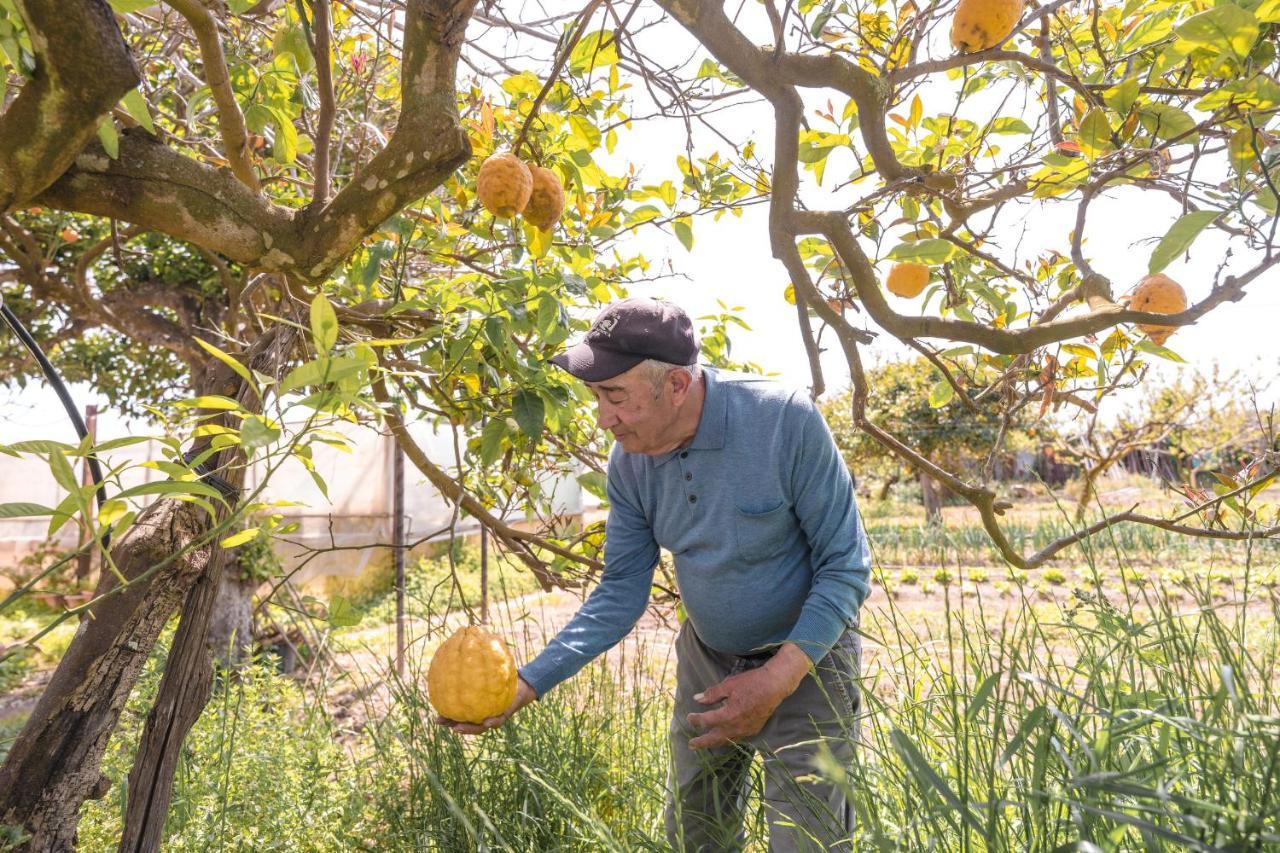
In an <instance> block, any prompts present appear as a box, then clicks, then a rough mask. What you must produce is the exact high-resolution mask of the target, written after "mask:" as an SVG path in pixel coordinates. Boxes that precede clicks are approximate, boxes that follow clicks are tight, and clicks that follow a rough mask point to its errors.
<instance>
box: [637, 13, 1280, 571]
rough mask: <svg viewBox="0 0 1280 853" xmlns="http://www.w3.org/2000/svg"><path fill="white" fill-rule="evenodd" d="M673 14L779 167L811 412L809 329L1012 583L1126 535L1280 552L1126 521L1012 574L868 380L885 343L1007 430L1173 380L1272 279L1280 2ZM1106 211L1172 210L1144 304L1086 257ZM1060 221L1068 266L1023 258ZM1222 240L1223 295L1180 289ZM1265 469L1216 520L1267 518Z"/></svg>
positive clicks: (947, 477)
mask: <svg viewBox="0 0 1280 853" xmlns="http://www.w3.org/2000/svg"><path fill="white" fill-rule="evenodd" d="M661 5H662V6H663V8H664V9H666V10H667V11H668V12H669V13H670V14H671V16H672V17H673V18H674V19H675V20H677V21H678V22H679V23H680V24H681V25H683V26H684V27H685V28H686V29H687V30H688V31H689V32H690V33H691V34H692V35H693V36H694V37H695V38H696V39H697V40H698V41H699V42H700V43H701V44H702V45H703V47H704V48H705V49H706V50H707V52H708V53H709V55H710V59H709V60H707V61H708V62H709V63H710V65H711V66H712V67H713V69H714V74H712V75H709V76H714V78H715V79H717V80H718V81H721V82H720V85H721V87H722V89H723V90H724V91H726V92H733V91H739V92H743V93H750V95H751V96H755V97H760V96H762V97H763V98H765V99H766V100H767V102H768V105H769V107H770V109H771V112H772V114H773V117H774V127H773V131H774V135H773V140H772V142H773V160H772V163H771V164H767V167H766V168H763V169H762V168H760V167H761V164H760V163H759V162H758V160H757V158H756V157H755V152H754V149H748V148H747V147H745V146H744V147H743V148H741V149H738V153H739V155H740V165H741V167H742V168H743V169H744V170H745V169H750V170H751V173H752V174H758V177H757V182H756V185H757V186H758V187H759V188H760V189H761V190H767V192H768V196H769V223H768V231H769V239H770V246H771V249H772V252H773V254H774V256H775V257H776V258H777V259H778V260H779V262H780V264H781V265H782V267H783V268H785V270H786V274H787V276H788V277H789V278H790V284H789V285H788V296H789V297H790V298H791V299H792V300H793V301H794V302H795V304H796V305H797V307H798V309H799V317H800V321H799V325H800V330H801V333H802V335H803V336H804V337H805V338H806V342H807V346H806V348H807V351H808V353H809V355H810V363H811V370H812V374H813V387H814V390H815V391H816V392H820V391H821V390H822V389H823V388H824V387H825V381H824V378H823V376H822V370H821V363H820V361H819V359H818V351H819V348H818V347H817V346H816V345H815V344H814V335H813V331H812V326H813V321H812V318H814V317H816V318H817V319H818V320H819V321H820V322H821V323H822V324H825V325H826V326H827V327H829V328H830V329H831V330H833V331H834V333H835V335H836V337H837V340H838V342H839V346H840V350H841V352H842V353H843V355H844V358H845V362H846V365H847V368H848V374H849V380H850V383H851V385H852V388H853V395H852V401H851V416H852V420H853V422H854V424H856V425H857V426H858V427H859V428H860V429H862V430H863V431H865V432H866V434H867V435H869V436H870V437H871V438H872V439H873V440H875V441H876V442H877V443H879V444H880V445H881V446H882V447H883V448H884V449H885V450H886V451H888V452H891V453H894V454H896V455H897V456H899V457H900V458H902V459H904V460H905V461H907V462H908V463H909V464H911V465H912V466H913V467H914V468H915V469H916V470H917V471H919V472H921V473H923V474H927V475H928V476H930V477H932V478H935V479H936V480H938V481H939V482H941V483H942V484H944V485H945V486H946V487H947V488H948V489H949V490H950V491H952V492H953V493H955V494H957V495H960V496H962V497H963V498H965V499H966V500H968V501H970V502H971V503H972V504H973V505H974V506H975V507H976V508H977V510H978V512H979V514H980V516H981V518H982V522H983V525H984V527H985V528H986V530H987V531H988V533H989V534H990V535H991V537H992V539H993V540H994V542H995V544H996V546H997V547H998V549H999V550H1000V552H1001V554H1002V555H1003V556H1004V558H1005V559H1006V560H1007V561H1008V562H1009V563H1011V564H1012V565H1014V566H1017V567H1019V568H1022V569H1027V568H1033V567H1036V566H1038V565H1041V564H1043V562H1044V561H1045V560H1047V559H1049V558H1051V557H1052V556H1053V555H1054V554H1057V553H1058V552H1060V551H1061V550H1062V549H1063V548H1066V547H1068V546H1070V545H1071V544H1073V543H1075V542H1077V541H1079V540H1080V539H1083V538H1086V537H1089V536H1093V535H1094V534H1096V533H1098V532H1100V531H1102V530H1105V529H1106V528H1108V527H1110V526H1112V525H1116V524H1121V523H1137V524H1148V525H1155V526H1158V527H1162V528H1165V529H1168V530H1172V531H1175V532H1178V533H1185V534H1188V535H1196V536H1210V537H1216V538H1222V539H1238V540H1244V539H1249V538H1255V537H1259V536H1274V535H1276V534H1280V517H1278V516H1277V511H1278V508H1277V507H1276V506H1275V505H1274V504H1271V505H1270V506H1268V507H1266V508H1265V510H1262V511H1260V512H1256V513H1255V512H1254V511H1253V510H1249V511H1248V514H1247V515H1236V516H1234V518H1235V522H1236V523H1235V526H1234V527H1230V528H1229V529H1222V527H1221V526H1216V527H1213V528H1210V527H1207V526H1199V525H1196V524H1194V523H1184V522H1185V521H1186V520H1187V519H1189V518H1192V517H1195V516H1196V512H1191V513H1189V514H1187V515H1185V516H1182V517H1180V518H1179V519H1167V518H1162V517H1158V516H1155V515H1152V514H1149V513H1144V512H1141V511H1140V508H1132V509H1128V510H1125V511H1122V512H1116V513H1110V514H1107V515H1105V516H1104V517H1103V518H1101V519H1099V520H1097V521H1096V522H1094V523H1091V524H1089V525H1088V526H1085V527H1083V528H1081V529H1079V530H1077V531H1075V532H1074V533H1072V534H1071V535H1069V536H1066V537H1064V538H1062V539H1060V540H1058V541H1055V542H1053V543H1051V544H1049V545H1048V546H1046V547H1045V548H1043V549H1041V550H1040V551H1038V552H1037V553H1034V554H1024V553H1021V552H1019V551H1018V549H1017V548H1015V547H1014V546H1013V544H1011V542H1010V540H1009V539H1008V538H1007V537H1006V536H1005V534H1004V533H1003V531H1002V528H1001V523H1000V516H1001V515H1002V514H1003V513H1004V512H1005V511H1006V510H1007V509H1008V507H1009V504H1008V502H1007V501H1005V500H1004V499H1003V498H1000V497H998V496H997V493H996V490H995V489H994V487H993V486H992V484H991V483H990V482H989V481H988V480H987V478H985V477H984V476H982V473H981V472H979V473H978V474H977V475H976V476H966V475H964V474H963V472H959V473H958V472H955V471H951V470H948V469H947V468H945V467H944V466H943V465H941V464H939V463H938V462H936V461H934V460H931V459H930V458H928V456H927V455H926V454H925V453H922V452H921V449H920V448H919V447H918V446H916V445H915V444H913V442H912V441H911V440H910V439H909V437H907V436H905V435H899V434H896V433H895V431H894V430H893V429H892V428H891V427H889V426H888V425H886V424H885V423H883V422H878V421H877V420H875V419H874V418H873V417H872V416H871V415H870V409H869V398H870V395H871V393H873V389H872V385H871V384H870V383H869V381H868V379H867V375H866V371H865V369H864V367H863V351H864V347H865V346H866V345H867V344H868V343H870V342H871V341H872V340H873V339H874V337H875V336H876V335H879V334H887V335H890V336H892V337H893V338H895V339H897V340H899V341H901V342H903V343H906V344H908V345H910V346H912V347H914V348H916V349H917V350H919V351H921V352H922V353H924V354H925V355H926V356H927V357H928V358H930V359H931V360H932V361H933V363H934V364H935V366H936V368H937V371H938V375H939V378H940V380H945V381H946V383H947V384H948V385H950V386H951V390H952V400H951V401H949V402H948V404H947V405H950V406H965V405H966V404H967V403H970V404H971V403H974V402H977V401H980V400H983V399H985V398H987V397H988V396H990V395H996V396H998V397H1000V398H1002V399H1003V400H1004V402H1003V404H1002V405H1004V406H1006V407H1009V408H1015V407H1020V406H1025V405H1026V403H1027V402H1028V401H1029V400H1033V399H1034V400H1038V401H1039V404H1040V405H1043V406H1046V407H1048V408H1051V409H1056V408H1058V407H1063V406H1066V407H1075V408H1078V409H1081V410H1082V411H1084V412H1086V413H1087V412H1089V411H1090V410H1093V409H1096V407H1097V405H1098V401H1099V400H1100V399H1102V398H1104V397H1106V396H1108V395H1109V394H1111V393H1113V392H1115V391H1116V390H1117V389H1119V388H1123V387H1127V386H1132V385H1133V384H1134V382H1135V381H1136V379H1137V377H1138V374H1139V371H1140V366H1141V364H1142V363H1143V362H1145V361H1146V360H1148V359H1151V358H1172V359H1177V358H1178V356H1177V354H1176V345H1177V336H1176V330H1177V329H1178V328H1180V327H1181V326H1183V325H1186V324H1189V323H1193V322H1210V321H1209V320H1206V319H1204V318H1207V317H1209V316H1210V314H1211V312H1213V311H1214V309H1215V308H1217V307H1219V306H1221V305H1223V304H1224V303H1227V302H1231V301H1238V300H1240V299H1242V298H1243V297H1244V295H1245V293H1246V291H1247V290H1248V289H1249V288H1250V287H1251V286H1256V284H1257V283H1258V282H1259V281H1260V280H1262V278H1263V276H1264V274H1266V273H1267V272H1268V271H1269V270H1271V269H1272V267H1274V266H1275V265H1276V263H1277V262H1278V261H1280V254H1278V253H1277V251H1276V250H1277V245H1276V243H1275V234H1276V217H1275V214H1276V205H1277V193H1276V180H1275V177H1276V174H1275V172H1276V170H1275V162H1276V160H1277V159H1280V146H1277V144H1276V142H1277V139H1276V136H1275V127H1276V112H1277V108H1280V88H1277V85H1276V75H1277V71H1278V70H1280V62H1278V60H1277V56H1276V47H1275V41H1276V30H1277V27H1278V26H1280V5H1278V4H1276V3H1275V2H1271V0H1227V2H1216V3H1211V2H1207V0H1205V1H1204V2H1166V0H1128V2H1123V3H1119V2H1117V3H1078V2H1071V0H1055V2H1046V3H1034V2H1033V3H1028V4H1024V3H1023V2H1022V0H991V2H976V0H961V2H959V3H958V4H954V3H947V2H940V3H927V4H921V3H917V2H910V1H909V0H906V1H904V2H892V1H891V0H861V2H859V0H843V2H841V0H826V2H818V0H813V1H812V2H800V3H786V4H781V3H775V2H772V0H763V2H762V3H761V4H759V5H758V6H754V7H747V8H745V9H744V10H743V11H742V12H741V13H740V14H738V13H731V11H730V9H729V8H728V7H727V6H726V5H725V4H723V3H719V2H706V3H700V2H692V0H669V2H663V3H661ZM704 76H708V75H704ZM837 155H839V156H837ZM1113 197H1114V198H1122V199H1124V200H1126V202H1127V203H1129V204H1132V205H1134V207H1133V209H1135V210H1136V209H1143V210H1149V209H1159V208H1156V207H1155V205H1158V204H1163V203H1165V202H1170V203H1171V204H1170V206H1169V207H1168V208H1167V210H1168V211H1169V214H1170V215H1169V216H1168V218H1167V219H1165V220H1163V221H1162V220H1161V219H1159V218H1156V217H1152V216H1143V217H1133V218H1129V219H1127V220H1126V222H1125V226H1126V227H1127V228H1131V229H1133V231H1134V233H1133V239H1134V240H1135V241H1138V240H1145V241H1146V242H1147V244H1148V245H1150V246H1151V248H1150V250H1149V251H1150V255H1149V260H1148V263H1147V269H1148V273H1149V275H1148V276H1147V277H1145V278H1143V279H1141V281H1135V282H1129V281H1115V280H1113V276H1114V273H1112V272H1111V270H1110V268H1111V266H1112V263H1111V262H1110V261H1109V259H1108V258H1106V257H1095V256H1094V255H1093V254H1092V253H1091V252H1090V249H1089V236H1090V233H1091V231H1092V230H1093V229H1095V228H1098V227H1101V226H1100V225H1099V224H1098V223H1097V222H1096V221H1095V219H1094V217H1093V216H1091V212H1093V211H1096V210H1097V207H1098V206H1099V205H1100V204H1101V203H1102V200H1103V199H1110V198H1113ZM1059 210H1062V211H1065V213H1066V215H1065V217H1061V215H1059V214H1057V211H1059ZM1055 215H1059V216H1060V218H1065V219H1067V220H1068V221H1070V222H1071V223H1072V227H1070V229H1069V234H1067V235H1066V237H1065V239H1064V240H1062V241H1061V245H1044V246H1031V247H1027V246H1024V245H1023V244H1022V243H1021V242H1020V241H1019V239H1018V235H1020V234H1022V233H1024V231H1025V230H1026V227H1027V223H1028V221H1029V220H1030V219H1032V218H1035V219H1048V218H1049V217H1052V216H1055ZM1211 232H1218V234H1220V235H1222V237H1223V239H1226V240H1227V241H1228V244H1229V246H1230V252H1229V253H1228V255H1227V257H1225V258H1224V259H1223V262H1222V263H1221V264H1218V265H1216V270H1215V272H1214V274H1213V279H1212V280H1211V281H1195V282H1183V283H1181V284H1179V283H1178V282H1176V281H1174V280H1173V279H1172V278H1170V277H1169V276H1168V275H1167V274H1165V272H1164V270H1166V269H1167V268H1169V267H1170V266H1171V264H1173V263H1174V262H1175V261H1176V260H1177V259H1179V258H1181V257H1183V256H1184V255H1186V254H1187V253H1188V252H1190V251H1191V250H1192V249H1193V248H1194V246H1195V244H1196V242H1197V241H1198V240H1202V239H1207V238H1206V237H1205V234H1206V233H1211ZM895 264H897V265H903V266H902V267H901V268H898V269H894V268H893V267H894V266H895ZM906 265H910V266H906ZM1182 284H1185V285H1187V287H1186V288H1184V287H1183V286H1182ZM1188 292H1189V293H1190V295H1191V297H1192V298H1191V299H1190V300H1188ZM921 297H922V298H923V301H922V302H921V303H916V302H913V301H911V300H912V299H916V298H921ZM849 308H852V309H854V310H847V309H849ZM1171 335H1172V338H1171V337H1170V336H1171ZM1171 347H1172V348H1174V349H1170V348H1171ZM992 451H995V452H998V451H999V446H998V442H997V444H996V446H995V447H993V448H992ZM1256 461H1257V463H1258V464H1257V465H1256V466H1253V467H1251V468H1250V469H1249V470H1250V471H1251V472H1252V473H1251V474H1250V476H1248V477H1246V479H1245V481H1243V482H1240V483H1239V485H1238V488H1234V489H1229V490H1224V491H1223V492H1222V493H1221V494H1217V495H1213V496H1210V497H1209V499H1208V500H1207V501H1206V503H1208V504H1215V503H1217V502H1221V501H1223V500H1228V499H1232V498H1236V497H1240V496H1242V495H1243V496H1246V497H1249V498H1250V499H1251V500H1255V501H1260V500H1265V495H1262V494H1261V493H1262V492H1263V491H1264V490H1265V489H1266V487H1267V485H1269V484H1271V483H1273V482H1274V480H1275V477H1276V460H1275V459H1274V458H1273V456H1270V455H1269V456H1267V457H1265V458H1259V459H1258V460H1256ZM1257 508H1259V509H1260V507H1257ZM1197 509H1198V511H1201V515H1200V516H1199V517H1203V511H1204V510H1206V509H1208V507H1199V508H1197ZM1246 509H1248V508H1246Z"/></svg>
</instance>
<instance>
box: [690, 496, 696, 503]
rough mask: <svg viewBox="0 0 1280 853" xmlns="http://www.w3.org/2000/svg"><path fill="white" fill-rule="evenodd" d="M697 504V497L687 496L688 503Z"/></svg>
mask: <svg viewBox="0 0 1280 853" xmlns="http://www.w3.org/2000/svg"><path fill="white" fill-rule="evenodd" d="M697 502H698V496H697V495H689V503H691V504H696V503H697Z"/></svg>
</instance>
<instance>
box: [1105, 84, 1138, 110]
mask: <svg viewBox="0 0 1280 853" xmlns="http://www.w3.org/2000/svg"><path fill="white" fill-rule="evenodd" d="M1141 89H1142V87H1141V85H1140V84H1139V83H1138V78H1137V77H1128V78H1126V79H1125V80H1124V81H1123V82H1122V83H1120V85H1118V86H1113V87H1111V88H1110V89H1108V90H1107V91H1105V92H1103V93H1102V100H1103V101H1104V102H1105V103H1106V105H1107V106H1109V107H1111V109H1113V110H1115V111H1116V112H1118V113H1119V114H1120V115H1121V117H1124V116H1127V115H1128V114H1129V110H1131V109H1133V105H1134V104H1136V103H1137V102H1138V94H1139V93H1140V91H1141Z"/></svg>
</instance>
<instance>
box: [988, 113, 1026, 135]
mask: <svg viewBox="0 0 1280 853" xmlns="http://www.w3.org/2000/svg"><path fill="white" fill-rule="evenodd" d="M991 132H992V133H1030V132H1031V128H1030V127H1029V126H1028V125H1027V123H1026V122H1025V121H1023V120H1022V119H1020V118H1007V117H1005V118H998V119H996V120H994V121H993V122H991Z"/></svg>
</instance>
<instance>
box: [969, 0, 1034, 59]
mask: <svg viewBox="0 0 1280 853" xmlns="http://www.w3.org/2000/svg"><path fill="white" fill-rule="evenodd" d="M1023 4H1024V0H960V5H959V6H957V7H956V15H955V17H954V18H952V19H951V44H953V45H954V46H955V48H956V50H959V51H960V52H961V53H974V52H975V51H979V50H986V49H987V48H989V47H995V46H996V45H998V44H1000V42H1002V41H1004V40H1005V39H1006V38H1008V37H1009V33H1011V32H1013V28H1014V27H1016V26H1017V25H1018V20H1019V19H1020V18H1021V17H1022V9H1023Z"/></svg>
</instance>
